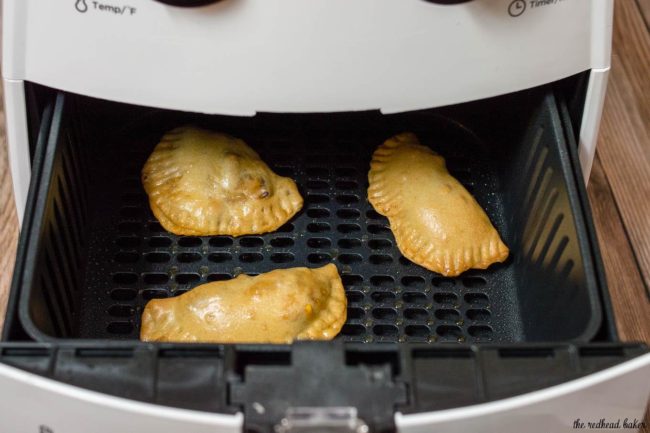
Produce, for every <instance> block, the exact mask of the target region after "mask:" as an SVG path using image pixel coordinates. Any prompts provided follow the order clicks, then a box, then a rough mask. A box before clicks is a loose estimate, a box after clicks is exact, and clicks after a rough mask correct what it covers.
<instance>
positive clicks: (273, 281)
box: [140, 264, 347, 343]
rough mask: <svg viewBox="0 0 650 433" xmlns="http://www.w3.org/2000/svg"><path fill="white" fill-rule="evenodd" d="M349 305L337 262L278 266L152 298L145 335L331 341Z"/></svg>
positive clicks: (188, 339) (246, 340) (142, 335)
mask: <svg viewBox="0 0 650 433" xmlns="http://www.w3.org/2000/svg"><path fill="white" fill-rule="evenodd" d="M346 307H347V300H346V297H345V291H344V289H343V283H342V282H341V277H339V274H338V271H337V269H336V266H335V265H333V264H329V265H326V266H323V267H322V268H318V269H308V268H291V269H277V270H274V271H271V272H267V273H265V274H261V275H258V276H256V277H249V276H247V275H239V276H238V277H237V278H234V279H232V280H229V281H216V282H213V283H208V284H203V285H201V286H198V287H196V288H194V289H192V290H190V291H189V292H187V293H185V294H183V295H180V296H178V297H175V298H168V299H154V300H152V301H149V303H148V304H147V305H146V306H145V309H144V312H143V313H142V327H141V330H140V339H141V340H143V341H175V342H191V341H195V342H213V343H290V342H292V341H293V340H295V339H298V340H330V339H332V338H334V336H336V334H338V332H339V331H340V330H341V327H342V326H343V323H345V319H346V316H347V314H346V313H347V309H346Z"/></svg>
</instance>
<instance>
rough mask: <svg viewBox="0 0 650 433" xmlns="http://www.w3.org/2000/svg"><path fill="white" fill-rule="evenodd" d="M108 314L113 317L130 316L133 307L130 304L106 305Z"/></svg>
mask: <svg viewBox="0 0 650 433" xmlns="http://www.w3.org/2000/svg"><path fill="white" fill-rule="evenodd" d="M108 314H109V315H110V316H114V317H131V316H133V315H134V314H135V308H133V307H132V306H130V305H111V306H110V307H108Z"/></svg>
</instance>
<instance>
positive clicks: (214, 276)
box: [208, 274, 232, 281]
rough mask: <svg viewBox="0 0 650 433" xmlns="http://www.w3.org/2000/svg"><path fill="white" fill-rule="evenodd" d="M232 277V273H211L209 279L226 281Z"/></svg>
mask: <svg viewBox="0 0 650 433" xmlns="http://www.w3.org/2000/svg"><path fill="white" fill-rule="evenodd" d="M230 279H232V275H230V274H210V275H208V281H226V280H230Z"/></svg>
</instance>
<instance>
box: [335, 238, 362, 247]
mask: <svg viewBox="0 0 650 433" xmlns="http://www.w3.org/2000/svg"><path fill="white" fill-rule="evenodd" d="M338 246H339V247H341V248H358V247H360V246H361V239H355V238H348V239H339V241H338Z"/></svg>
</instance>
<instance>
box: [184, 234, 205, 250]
mask: <svg viewBox="0 0 650 433" xmlns="http://www.w3.org/2000/svg"><path fill="white" fill-rule="evenodd" d="M202 243H203V242H202V241H201V238H197V237H196V236H187V237H183V238H180V239H179V240H178V246H179V247H183V248H195V247H198V246H201V244H202Z"/></svg>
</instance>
